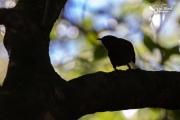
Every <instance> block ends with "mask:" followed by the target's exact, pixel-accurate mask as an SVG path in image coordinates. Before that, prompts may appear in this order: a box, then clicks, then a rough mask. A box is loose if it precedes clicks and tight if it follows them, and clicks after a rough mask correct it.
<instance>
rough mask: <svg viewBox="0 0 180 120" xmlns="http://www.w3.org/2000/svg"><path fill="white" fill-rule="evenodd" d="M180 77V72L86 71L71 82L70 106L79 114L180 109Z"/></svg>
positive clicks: (69, 84)
mask: <svg viewBox="0 0 180 120" xmlns="http://www.w3.org/2000/svg"><path fill="white" fill-rule="evenodd" d="M179 77H180V73H179V72H168V71H156V72H154V71H144V70H128V71H114V72H111V73H104V72H98V73H94V74H89V75H85V76H82V77H79V78H76V79H73V80H71V81H70V82H68V86H69V88H70V90H69V91H71V92H72V94H71V95H72V96H71V100H70V102H69V106H70V107H71V109H72V111H73V110H74V114H76V115H77V118H78V117H80V116H82V115H85V114H89V113H94V112H102V111H117V110H125V109H134V108H145V107H153V108H156V107H158V108H166V109H179V108H180V104H179V101H180V89H179V86H180V80H179ZM78 115H79V116H78Z"/></svg>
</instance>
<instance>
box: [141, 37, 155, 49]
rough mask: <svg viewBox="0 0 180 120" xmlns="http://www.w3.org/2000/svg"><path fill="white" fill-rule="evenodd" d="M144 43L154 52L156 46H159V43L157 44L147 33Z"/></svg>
mask: <svg viewBox="0 0 180 120" xmlns="http://www.w3.org/2000/svg"><path fill="white" fill-rule="evenodd" d="M143 42H144V44H145V46H146V47H147V48H148V49H149V50H150V51H151V52H152V51H153V50H154V49H155V48H157V44H155V43H154V42H153V41H152V39H151V38H150V37H149V36H148V35H146V34H144V41H143Z"/></svg>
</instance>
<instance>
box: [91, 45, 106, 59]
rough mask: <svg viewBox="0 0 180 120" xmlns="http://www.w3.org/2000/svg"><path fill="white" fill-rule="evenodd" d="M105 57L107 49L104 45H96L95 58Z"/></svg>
mask: <svg viewBox="0 0 180 120" xmlns="http://www.w3.org/2000/svg"><path fill="white" fill-rule="evenodd" d="M104 57H107V50H106V49H105V48H104V46H103V45H98V46H96V47H95V50H94V59H95V60H99V59H101V58H104Z"/></svg>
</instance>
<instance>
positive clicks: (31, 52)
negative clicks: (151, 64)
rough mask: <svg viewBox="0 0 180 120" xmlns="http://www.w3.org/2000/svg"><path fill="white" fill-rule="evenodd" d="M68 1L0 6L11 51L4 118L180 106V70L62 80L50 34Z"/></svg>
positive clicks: (63, 119) (56, 119)
mask: <svg viewBox="0 0 180 120" xmlns="http://www.w3.org/2000/svg"><path fill="white" fill-rule="evenodd" d="M65 2H66V0H64V1H63V0H62V1H57V0H54V1H53V0H51V1H50V0H47V1H46V2H45V1H43V0H19V2H18V4H17V6H16V7H15V8H13V9H0V24H4V25H5V26H6V34H5V38H4V45H5V47H6V49H7V51H8V54H9V64H8V70H7V75H6V78H5V80H4V83H3V86H2V89H1V92H0V120H77V119H78V118H80V117H81V116H83V115H86V114H89V113H94V112H103V111H115V110H124V109H134V108H144V107H158V108H166V109H179V108H180V103H179V101H180V89H179V86H180V80H179V78H180V73H179V72H168V71H156V72H154V71H144V70H139V69H136V70H127V71H120V70H119V71H113V72H110V73H104V72H97V73H93V74H88V75H84V76H81V77H79V78H76V79H73V80H71V81H69V82H66V81H65V80H64V79H62V78H61V77H60V76H59V75H58V74H57V73H56V72H55V71H54V69H53V67H52V65H51V63H50V58H49V55H48V47H49V37H48V36H49V33H50V30H51V28H52V26H53V24H54V22H55V20H56V18H57V17H58V14H59V12H60V10H61V9H62V7H63V6H64V4H65ZM49 5H51V6H55V7H49ZM15 20H16V21H15Z"/></svg>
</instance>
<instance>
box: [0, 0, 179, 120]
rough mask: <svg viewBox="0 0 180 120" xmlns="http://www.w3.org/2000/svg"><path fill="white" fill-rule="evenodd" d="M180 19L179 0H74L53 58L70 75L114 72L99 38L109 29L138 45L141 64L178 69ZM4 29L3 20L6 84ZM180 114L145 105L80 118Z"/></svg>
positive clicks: (123, 119)
mask: <svg viewBox="0 0 180 120" xmlns="http://www.w3.org/2000/svg"><path fill="white" fill-rule="evenodd" d="M16 2H17V0H0V7H1V8H2V7H5V8H10V7H13V6H14V5H15V4H16ZM179 23H180V2H179V1H178V0H144V1H142V0H69V1H68V2H67V3H66V5H65V8H64V9H63V11H62V12H61V14H60V16H59V19H58V20H57V21H56V23H55V25H54V27H53V29H52V31H51V34H50V38H51V43H50V49H49V54H50V57H51V63H52V65H53V66H54V69H55V70H56V71H57V72H58V73H59V74H60V75H61V77H62V78H64V79H66V80H71V79H73V78H76V77H78V76H82V75H84V74H88V73H93V72H97V71H105V72H109V71H112V70H113V68H112V66H111V64H110V61H109V59H108V57H107V52H106V50H105V49H104V48H103V46H102V44H101V42H100V41H98V40H97V38H101V37H103V36H105V35H109V34H110V35H114V36H117V37H121V38H125V39H127V40H129V41H130V42H131V43H132V44H133V45H134V48H135V52H136V66H137V67H139V68H141V69H144V70H149V71H150V70H151V71H159V70H166V71H179V70H180V67H179V66H180V56H179V50H180V48H179V43H180V39H179V38H180V27H179V26H180V25H179ZM4 34H5V28H4V26H2V25H1V26H0V81H1V83H2V81H3V79H4V76H5V74H6V70H7V64H8V56H7V52H6V50H5V49H4V46H3V36H4ZM119 69H122V70H125V69H127V67H126V66H122V67H120V68H119ZM179 113H180V112H179V111H167V110H164V109H154V108H153V109H152V108H151V109H150V108H145V109H135V110H124V111H116V112H108V111H107V112H103V113H95V114H92V115H86V116H83V117H82V118H80V120H179V119H180V117H179V116H180V115H179Z"/></svg>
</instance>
